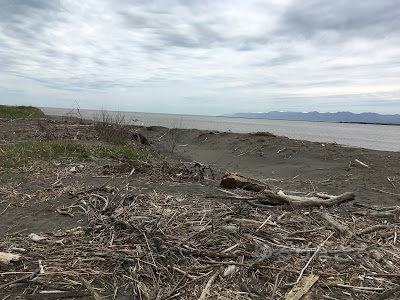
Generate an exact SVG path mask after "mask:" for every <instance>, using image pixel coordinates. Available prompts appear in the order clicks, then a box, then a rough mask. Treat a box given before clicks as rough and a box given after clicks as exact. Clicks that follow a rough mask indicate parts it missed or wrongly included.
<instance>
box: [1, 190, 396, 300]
mask: <svg viewBox="0 0 400 300" xmlns="http://www.w3.org/2000/svg"><path fill="white" fill-rule="evenodd" d="M285 196H287V195H285V194H283V193H274V192H272V191H268V190H267V191H265V190H264V189H261V190H260V191H259V192H257V193H256V192H253V195H252V196H248V195H247V196H240V195H238V192H237V191H235V195H230V196H229V197H228V196H227V197H224V196H213V197H209V198H206V199H202V200H201V201H193V199H186V198H184V197H173V196H169V195H164V194H158V193H155V192H152V193H148V194H138V193H137V192H136V190H135V189H130V188H129V187H128V186H127V187H126V188H125V189H121V190H120V191H119V192H116V193H115V195H114V196H113V197H109V196H107V195H102V194H100V193H96V194H94V193H92V192H88V193H79V195H78V199H77V204H76V205H75V206H74V207H73V211H72V212H75V211H80V212H83V213H84V214H85V215H86V216H87V218H88V224H89V225H88V226H85V227H77V228H74V229H71V230H68V231H65V232H60V231H58V232H54V233H51V234H50V233H47V234H42V233H38V234H30V235H29V236H23V235H19V236H10V237H8V238H6V239H5V240H3V241H2V242H1V243H0V249H1V251H2V254H1V256H0V261H1V262H2V264H0V295H2V294H3V295H8V296H18V297H20V299H60V298H68V297H70V298H78V297H85V296H89V297H92V298H94V299H101V297H102V296H109V298H108V299H163V300H167V299H206V298H209V299H291V300H292V299H394V298H396V295H397V297H399V295H400V294H399V293H400V272H399V266H400V248H399V244H398V241H397V232H398V223H397V222H398V221H399V214H398V212H399V208H398V207H394V208H393V207H392V208H388V209H378V208H375V207H355V206H351V205H349V206H347V207H341V206H337V205H334V204H337V203H340V201H338V202H337V203H331V204H330V205H323V204H321V203H318V205H309V204H310V203H308V205H293V203H292V202H291V201H292V200H293V201H295V200H296V199H297V200H296V201H299V200H300V201H302V200H304V199H299V198H301V197H299V198H293V197H294V196H291V197H290V196H289V198H287V197H285ZM227 198H228V199H227ZM261 198H262V199H270V200H271V199H275V200H276V199H278V200H279V199H280V200H279V201H283V203H282V204H284V205H277V203H274V202H273V200H271V201H272V202H271V201H270V202H268V205H267V204H265V203H264V204H262V203H261V204H260V201H258V202H257V203H255V202H254V199H256V200H257V199H261ZM311 198H312V197H309V198H307V199H306V200H310V199H311ZM314 198H318V199H316V200H318V201H328V202H329V201H330V200H332V197H328V196H326V197H324V196H321V195H319V196H316V197H314ZM323 198H325V200H324V199H323ZM342 198H343V197H342ZM345 198H346V201H350V200H352V199H354V195H352V194H346V196H345ZM282 199H283V200H282ZM285 199H286V200H285ZM288 199H289V200H288ZM290 199H291V200H290ZM335 199H336V200H337V198H335ZM243 200H245V201H243ZM314 200H315V199H314ZM251 201H253V202H251ZM261 202H262V201H261ZM264 202H265V201H264ZM342 202H343V201H342ZM249 203H250V204H256V205H249ZM271 204H273V205H271Z"/></svg>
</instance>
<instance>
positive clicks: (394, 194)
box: [371, 188, 400, 197]
mask: <svg viewBox="0 0 400 300" xmlns="http://www.w3.org/2000/svg"><path fill="white" fill-rule="evenodd" d="M371 190H374V191H377V192H379V193H384V194H389V195H392V196H398V197H400V194H396V193H391V192H386V191H383V190H380V189H376V188H371Z"/></svg>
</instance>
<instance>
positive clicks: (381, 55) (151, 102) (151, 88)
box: [0, 0, 400, 115]
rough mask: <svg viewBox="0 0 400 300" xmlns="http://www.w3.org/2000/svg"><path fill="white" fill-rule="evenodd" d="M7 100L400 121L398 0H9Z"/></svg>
mask: <svg viewBox="0 0 400 300" xmlns="http://www.w3.org/2000/svg"><path fill="white" fill-rule="evenodd" d="M0 104H8V105H33V106H39V107H63V108H77V106H79V107H80V108H87V109H108V110H121V111H135V112H157V113H177V114H199V115H221V114H229V113H236V112H268V111H273V110H278V111H320V112H337V111H351V112H355V113H361V112H377V113H382V114H400V2H399V1H398V0H362V1H360V0H335V1H328V0H326V1H320V0H275V1H274V0H270V1H266V0H265V1H251V0H246V1H243V0H237V1H236V0H229V1H218V0H192V1H190V0H186V1H185V0H181V1H179V0H176V1H169V0H160V1H152V0H146V1H145V0H141V1H128V0H84V1H82V0H80V1H75V0H65V1H61V0H51V1H45V0H1V1H0Z"/></svg>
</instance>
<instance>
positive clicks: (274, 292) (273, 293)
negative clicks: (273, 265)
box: [270, 265, 289, 300]
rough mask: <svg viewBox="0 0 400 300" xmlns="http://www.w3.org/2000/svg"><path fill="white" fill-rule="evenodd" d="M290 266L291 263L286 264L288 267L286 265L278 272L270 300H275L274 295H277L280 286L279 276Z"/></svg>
mask: <svg viewBox="0 0 400 300" xmlns="http://www.w3.org/2000/svg"><path fill="white" fill-rule="evenodd" d="M288 267H289V265H286V267H284V268H283V269H282V270H280V271H279V272H278V274H276V277H275V283H274V288H273V289H272V294H271V298H270V300H274V297H275V294H276V289H277V288H278V279H279V276H281V274H282V272H283V271H285V270H286V269H287V268H288Z"/></svg>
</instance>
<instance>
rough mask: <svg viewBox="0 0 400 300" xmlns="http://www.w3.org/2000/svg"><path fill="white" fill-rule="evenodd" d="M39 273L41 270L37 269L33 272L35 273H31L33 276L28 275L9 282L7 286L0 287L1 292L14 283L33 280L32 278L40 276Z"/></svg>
mask: <svg viewBox="0 0 400 300" xmlns="http://www.w3.org/2000/svg"><path fill="white" fill-rule="evenodd" d="M39 272H40V268H37V269H36V270H35V272H33V273H31V274H28V275H26V276H23V277H21V278H18V279H15V280H13V281H10V282H7V283H6V284H3V285H0V290H2V289H4V288H6V287H8V286H9V285H12V284H14V283H18V282H21V281H24V280H26V279H31V278H33V277H35V276H36V275H37V274H39Z"/></svg>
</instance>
